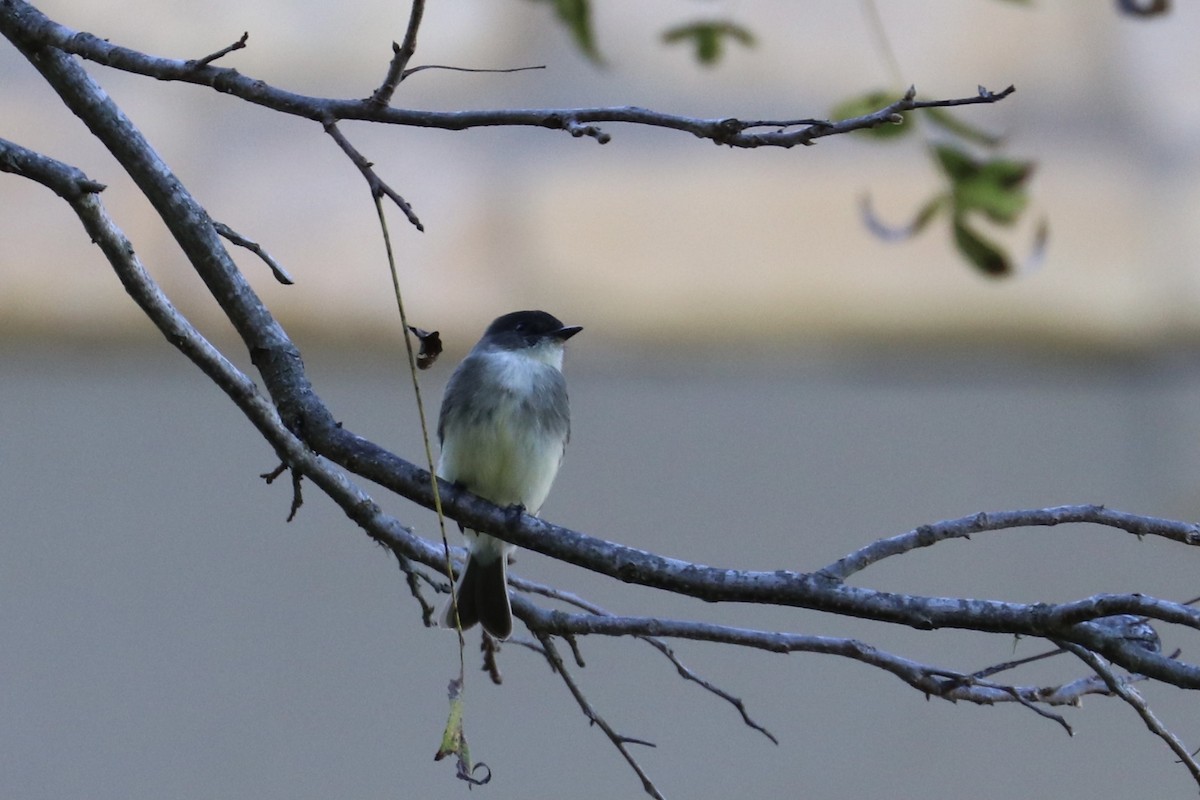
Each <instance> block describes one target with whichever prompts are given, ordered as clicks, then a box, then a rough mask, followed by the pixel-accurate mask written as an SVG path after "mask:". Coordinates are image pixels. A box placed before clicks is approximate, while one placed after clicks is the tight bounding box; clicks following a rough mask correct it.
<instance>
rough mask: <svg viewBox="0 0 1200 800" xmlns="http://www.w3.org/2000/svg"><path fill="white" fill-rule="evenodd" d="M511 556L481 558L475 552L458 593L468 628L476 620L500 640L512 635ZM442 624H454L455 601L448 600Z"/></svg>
mask: <svg viewBox="0 0 1200 800" xmlns="http://www.w3.org/2000/svg"><path fill="white" fill-rule="evenodd" d="M507 561H508V559H507V558H505V556H504V555H503V554H501V555H500V556H499V557H498V558H492V559H489V560H486V561H484V560H481V559H479V558H477V557H475V556H474V555H472V556H471V557H470V558H468V559H467V566H466V567H465V568H464V569H463V572H462V575H460V576H459V578H458V583H457V585H455V587H454V595H455V597H457V598H458V619H459V622H460V623H461V624H462V628H463V630H464V631H465V630H466V629H467V628H470V627H471V626H472V625H474V624H475V623H477V622H478V623H479V624H481V625H483V629H484V630H485V631H487V632H488V633H490V634H491V635H492V636H494V637H495V638H497V639H507V638H508V637H509V636H511V635H512V629H513V621H512V606H511V605H510V604H509V601H508V575H507V569H506V562H507ZM442 625H443V626H444V627H447V628H453V627H454V604H453V603H447V604H446V608H445V610H444V611H443V612H442Z"/></svg>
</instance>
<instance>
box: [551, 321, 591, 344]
mask: <svg viewBox="0 0 1200 800" xmlns="http://www.w3.org/2000/svg"><path fill="white" fill-rule="evenodd" d="M581 330H583V326H582V325H564V326H562V327H561V328H559V329H558V330H556V331H555V332H554V333H552V334H550V335H551V336H553V337H554V338H555V339H558V340H559V341H560V342H565V341H566V340H567V339H570V338H571V337H572V336H574V335H575V334H577V333H579V332H580V331H581Z"/></svg>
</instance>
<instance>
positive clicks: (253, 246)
mask: <svg viewBox="0 0 1200 800" xmlns="http://www.w3.org/2000/svg"><path fill="white" fill-rule="evenodd" d="M213 227H214V228H216V229H217V233H219V234H221V235H222V236H224V237H225V238H226V239H228V240H229V241H231V242H233V243H234V244H236V245H238V246H239V247H244V248H246V249H247V250H249V251H250V252H251V253H254V254H255V255H256V256H258V257H259V258H261V259H262V260H263V262H264V263H265V264H266V265H267V266H268V267H270V268H271V272H272V273H273V274H274V275H275V280H277V281H279V282H280V283H282V284H284V285H285V286H291V285H292V284H294V283H295V282H296V281H294V280H292V276H291V275H289V274H288V271H287V270H286V269H284V268H283V267H282V266H281V265H280V263H279V262H278V261H276V260H275V259H274V258H272V257H271V254H270V253H268V252H267V251H266V250H264V249H263V248H262V246H261V245H260V244H259V243H258V242H255V241H251V240H250V239H247V238H246V237H245V236H242V235H241V234H240V233H238V232H237V231H235V230H234V229H233V228H231V227H229V226H228V225H226V224H225V223H224V222H217V221H216V220H214V221H213Z"/></svg>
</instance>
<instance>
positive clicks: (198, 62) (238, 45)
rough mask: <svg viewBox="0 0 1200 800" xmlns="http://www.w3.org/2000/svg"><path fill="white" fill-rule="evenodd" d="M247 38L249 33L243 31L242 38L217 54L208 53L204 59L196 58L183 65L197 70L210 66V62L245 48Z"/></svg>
mask: <svg viewBox="0 0 1200 800" xmlns="http://www.w3.org/2000/svg"><path fill="white" fill-rule="evenodd" d="M249 38H250V31H245V32H244V33H243V34H242V38H240V39H238V40H237V41H236V42H234V43H233V44H231V45H229V46H228V47H222V48H221V49H220V50H218V51H217V52H215V53H209V54H208V55H206V56H205V57H204V58H196V59H192V60H191V61H185V62H183V63H184V65H185V66H186V67H188V68H189V69H199V68H200V67H206V66H208V65H209V64H211V63H212V62H214V61H216V60H217V59H218V58H222V57H224V56H227V55H229V54H230V53H232V52H233V51H234V50H241V49H242V48H243V47H245V46H246V40H247V39H249Z"/></svg>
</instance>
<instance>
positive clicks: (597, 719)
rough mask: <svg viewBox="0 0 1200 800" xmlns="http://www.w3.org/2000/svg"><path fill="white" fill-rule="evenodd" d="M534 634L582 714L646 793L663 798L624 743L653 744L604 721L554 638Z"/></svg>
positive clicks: (662, 799) (659, 799)
mask: <svg viewBox="0 0 1200 800" xmlns="http://www.w3.org/2000/svg"><path fill="white" fill-rule="evenodd" d="M536 636H537V638H538V641H540V642H541V643H542V652H543V655H545V657H546V661H547V662H549V664H550V668H551V669H553V670H554V671H555V672H556V673H557V674H558V676H559V677H560V678H562V679H563V683H565V684H566V685H567V690H568V691H569V692H570V693H571V696H572V697H574V698H575V702H576V703H578V704H579V708H580V710H582V711H583V715H584V716H585V717H587V719H588V722H590V723H591V724H593V725H599V726H600V730H602V731H604V735H605V736H607V737H608V740H609V741H610V742H612V743H613V747H615V748H617V751H618V752H619V753H620V754H621V757H622V758H624V759H625V762H626V763H627V764H629V766H630V768H631V769H633V771H634V772H635V773H637V776H638V778H640V779H641V781H642V788H643V789H644V790H645V791H646V794H648V795H650V796H651V797H655V798H658V800H665V798H664V797H663V796H662V793H661V792H659V791H658V788H657V787H656V786H655V785H654V781H652V780H650V776H649V775H647V774H646V771H645V770H643V769H642V766H641V764H639V763H638V762H637V759H635V758H634V757H633V754H632V753H630V752H629V748H628V747H626V746H625V745H626V744H642V745H646V746H648V747H653V746H654V745H653V744H650V743H649V742H645V741H641V740H639V739H631V738H629V737H628V736H622V735H621V734H619V733H617V732H616V731H615V730H613V728H612V726H611V725H609V724H608V722H607V721H605V719H604V717H602V716H600V714H599V713H597V711H596V709H594V708H593V707H592V704H591V703H590V702H588V699H587V697H585V696H584V694H583V691H582V690H581V689H580V688H579V685H578V684H576V683H575V679H574V678H573V677H571V673H570V672H568V671H567V665H566V664H564V663H563V660H562V656H560V655H559V654H558V648H557V647H555V646H554V640H553V639H552V638H551V637H550V636H548V635H547V634H544V633H538V634H536Z"/></svg>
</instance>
